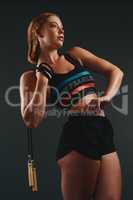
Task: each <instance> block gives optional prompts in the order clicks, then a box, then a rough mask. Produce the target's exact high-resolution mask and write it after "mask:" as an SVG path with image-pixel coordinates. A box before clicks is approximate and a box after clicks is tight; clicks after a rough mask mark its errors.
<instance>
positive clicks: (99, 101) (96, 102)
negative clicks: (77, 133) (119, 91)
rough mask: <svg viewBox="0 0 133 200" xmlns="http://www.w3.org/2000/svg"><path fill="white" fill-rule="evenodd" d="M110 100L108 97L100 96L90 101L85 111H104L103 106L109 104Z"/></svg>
mask: <svg viewBox="0 0 133 200" xmlns="http://www.w3.org/2000/svg"><path fill="white" fill-rule="evenodd" d="M110 101H111V99H110V98H109V96H101V97H97V98H94V99H92V100H91V101H90V102H89V105H87V110H88V111H90V112H92V113H97V114H98V113H100V112H101V110H102V109H104V106H105V105H107V104H109V103H110Z"/></svg>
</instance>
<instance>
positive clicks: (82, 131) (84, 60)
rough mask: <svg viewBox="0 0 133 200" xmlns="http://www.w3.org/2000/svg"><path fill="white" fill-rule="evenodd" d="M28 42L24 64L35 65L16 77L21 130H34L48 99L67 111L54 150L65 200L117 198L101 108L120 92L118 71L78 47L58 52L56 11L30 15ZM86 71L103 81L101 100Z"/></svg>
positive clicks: (112, 149) (112, 151)
mask: <svg viewBox="0 0 133 200" xmlns="http://www.w3.org/2000/svg"><path fill="white" fill-rule="evenodd" d="M27 38H28V61H29V62H30V63H31V64H33V65H34V67H33V69H31V70H28V71H26V72H24V73H23V74H22V75H21V77H20V96H21V114H22V118H23V120H24V122H25V124H26V126H27V127H30V128H36V127H38V126H39V124H40V122H41V121H42V119H43V118H44V116H45V114H46V105H47V99H48V98H49V99H50V101H51V102H52V103H54V104H55V106H56V107H57V108H58V109H59V110H60V112H61V111H62V110H63V111H67V112H68V113H71V114H70V115H69V116H68V118H67V121H66V123H65V124H64V127H63V129H62V133H61V137H60V140H59V144H58V148H57V152H56V160H57V164H58V166H59V169H60V172H61V190H62V195H63V198H64V200H90V199H92V198H93V199H95V200H120V199H121V191H122V176H121V168H120V161H119V158H118V154H117V150H116V146H115V144H114V132H113V128H112V124H111V121H110V119H109V118H108V117H107V115H106V114H105V111H104V106H105V105H108V104H109V103H110V102H111V100H112V98H113V97H114V96H115V94H116V93H117V91H118V90H119V88H120V85H121V83H122V79H123V72H122V70H121V69H120V68H119V67H117V66H116V65H114V64H112V63H110V62H109V61H107V60H105V59H103V58H99V57H97V56H96V55H94V54H93V53H91V52H90V51H88V50H86V49H84V48H82V47H79V46H74V47H71V48H69V49H68V50H67V51H66V52H65V53H62V54H61V53H59V49H60V48H61V47H62V46H63V43H64V28H63V24H62V21H61V19H60V17H59V16H58V15H57V14H55V13H51V12H44V13H41V14H40V15H39V16H36V17H34V18H33V19H32V21H31V23H30V24H29V26H28V31H27ZM91 71H93V72H97V73H99V74H102V75H103V76H105V78H107V81H108V82H107V83H108V84H107V86H106V89H105V91H104V94H103V95H102V96H100V95H98V90H97V89H98V88H97V87H96V84H95V80H94V78H93V76H92V74H91ZM47 97H48V98H47Z"/></svg>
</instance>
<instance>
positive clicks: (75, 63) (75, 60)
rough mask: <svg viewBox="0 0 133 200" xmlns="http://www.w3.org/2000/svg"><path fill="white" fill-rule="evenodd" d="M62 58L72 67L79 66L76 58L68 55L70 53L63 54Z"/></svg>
mask: <svg viewBox="0 0 133 200" xmlns="http://www.w3.org/2000/svg"><path fill="white" fill-rule="evenodd" d="M64 56H65V58H66V59H67V60H68V61H69V62H70V63H72V64H73V65H75V66H79V65H80V66H81V64H80V62H79V61H78V60H77V59H76V58H74V57H73V56H72V55H70V53H68V52H66V53H64Z"/></svg>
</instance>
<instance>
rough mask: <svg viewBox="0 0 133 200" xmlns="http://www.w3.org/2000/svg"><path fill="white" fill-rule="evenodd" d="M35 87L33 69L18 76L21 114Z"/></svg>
mask: <svg viewBox="0 0 133 200" xmlns="http://www.w3.org/2000/svg"><path fill="white" fill-rule="evenodd" d="M35 87H36V76H35V74H34V72H33V71H27V72H24V73H23V74H22V75H21V77H20V105H21V114H22V116H23V112H24V109H25V107H26V106H27V105H28V104H29V102H30V100H31V99H32V96H33V92H34V90H35Z"/></svg>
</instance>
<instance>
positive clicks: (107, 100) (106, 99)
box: [98, 95, 111, 109]
mask: <svg viewBox="0 0 133 200" xmlns="http://www.w3.org/2000/svg"><path fill="white" fill-rule="evenodd" d="M98 100H99V106H100V108H101V109H103V108H104V106H106V105H108V104H109V103H110V102H111V98H110V97H109V96H108V95H105V96H101V97H98Z"/></svg>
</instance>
